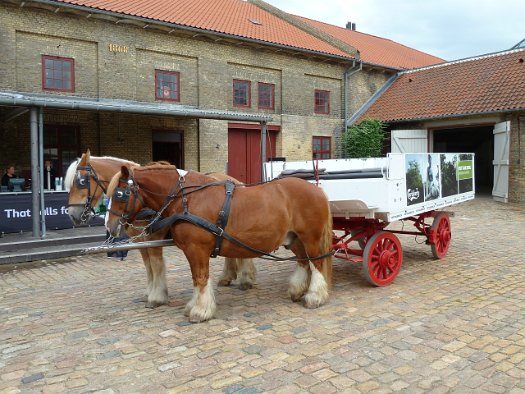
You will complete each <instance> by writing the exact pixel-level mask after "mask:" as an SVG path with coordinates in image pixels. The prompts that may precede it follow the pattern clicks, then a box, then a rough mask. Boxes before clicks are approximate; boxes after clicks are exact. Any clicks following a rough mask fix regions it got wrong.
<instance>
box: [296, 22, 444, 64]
mask: <svg viewBox="0 0 525 394" xmlns="http://www.w3.org/2000/svg"><path fill="white" fill-rule="evenodd" d="M297 18H299V19H301V20H302V21H303V22H306V23H308V24H310V25H311V26H313V27H315V28H317V29H319V30H321V31H324V32H325V33H328V34H330V35H332V36H333V37H335V38H337V39H338V40H340V41H343V42H345V43H347V44H348V45H351V46H353V47H354V48H357V49H358V50H359V52H360V54H361V60H363V61H364V62H366V63H371V64H377V65H384V66H387V67H392V68H396V69H411V68H417V67H425V66H430V65H432V64H438V63H443V62H444V60H443V59H441V58H439V57H436V56H432V55H429V54H427V53H424V52H421V51H418V50H416V49H413V48H409V47H407V46H404V45H402V44H399V43H397V42H395V41H392V40H388V39H385V38H381V37H377V36H373V35H370V34H365V33H361V32H359V31H356V30H350V29H346V28H344V27H339V26H334V25H330V24H327V23H323V22H319V21H314V20H312V19H308V18H303V17H299V16H298V17H297Z"/></svg>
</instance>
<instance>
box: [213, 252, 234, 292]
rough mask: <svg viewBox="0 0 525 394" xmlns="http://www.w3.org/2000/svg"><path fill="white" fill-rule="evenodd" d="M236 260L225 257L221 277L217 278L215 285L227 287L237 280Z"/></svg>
mask: <svg viewBox="0 0 525 394" xmlns="http://www.w3.org/2000/svg"><path fill="white" fill-rule="evenodd" d="M237 260H238V259H234V258H231V257H226V258H225V259H224V267H223V268H222V275H221V277H220V278H219V282H218V283H217V284H218V285H219V286H229V285H230V283H231V282H232V281H233V280H235V279H237V270H238V264H237Z"/></svg>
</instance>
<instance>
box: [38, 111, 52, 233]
mask: <svg viewBox="0 0 525 394" xmlns="http://www.w3.org/2000/svg"><path fill="white" fill-rule="evenodd" d="M38 150H39V155H38V172H39V176H38V179H39V180H40V183H39V188H38V190H39V194H40V231H41V233H40V237H41V238H42V239H45V238H46V215H45V213H44V211H45V208H46V204H45V201H44V108H43V107H38ZM49 188H51V186H49Z"/></svg>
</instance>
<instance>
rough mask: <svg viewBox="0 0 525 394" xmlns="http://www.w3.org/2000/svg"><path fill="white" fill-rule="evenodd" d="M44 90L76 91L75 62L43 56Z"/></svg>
mask: <svg viewBox="0 0 525 394" xmlns="http://www.w3.org/2000/svg"><path fill="white" fill-rule="evenodd" d="M42 89H44V90H56V91H60V92H74V91H75V61H74V60H73V59H68V58H64V57H56V56H45V55H43V56H42Z"/></svg>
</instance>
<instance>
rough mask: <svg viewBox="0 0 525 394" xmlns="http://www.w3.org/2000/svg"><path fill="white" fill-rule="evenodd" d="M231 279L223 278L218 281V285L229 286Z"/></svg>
mask: <svg viewBox="0 0 525 394" xmlns="http://www.w3.org/2000/svg"><path fill="white" fill-rule="evenodd" d="M231 283H232V282H231V280H228V279H221V280H219V283H217V285H218V286H229V285H230V284H231Z"/></svg>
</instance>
